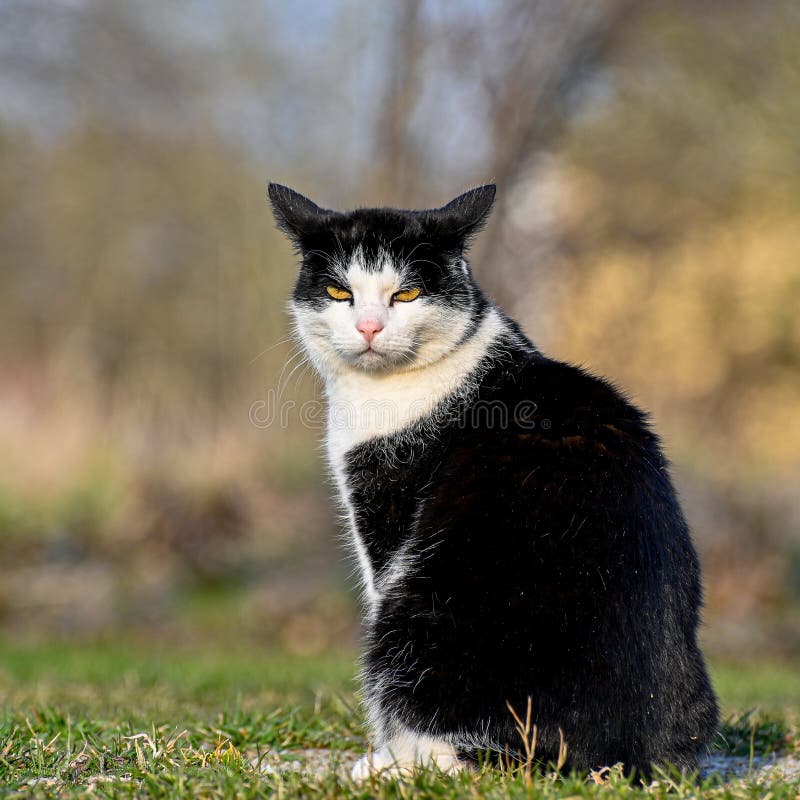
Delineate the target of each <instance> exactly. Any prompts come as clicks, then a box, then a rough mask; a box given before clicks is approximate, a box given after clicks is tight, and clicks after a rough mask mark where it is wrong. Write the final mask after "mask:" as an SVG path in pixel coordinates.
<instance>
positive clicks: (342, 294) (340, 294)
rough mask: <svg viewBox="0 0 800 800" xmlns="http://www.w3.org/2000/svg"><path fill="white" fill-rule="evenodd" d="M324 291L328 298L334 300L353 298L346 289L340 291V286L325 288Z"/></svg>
mask: <svg viewBox="0 0 800 800" xmlns="http://www.w3.org/2000/svg"><path fill="white" fill-rule="evenodd" d="M325 291H326V292H327V293H328V296H329V297H332V298H333V299H334V300H350V299H351V298H352V297H353V293H352V292H348V291H347V289H342V287H341V286H326V287H325Z"/></svg>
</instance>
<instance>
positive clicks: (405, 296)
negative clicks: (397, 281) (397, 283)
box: [394, 289, 422, 303]
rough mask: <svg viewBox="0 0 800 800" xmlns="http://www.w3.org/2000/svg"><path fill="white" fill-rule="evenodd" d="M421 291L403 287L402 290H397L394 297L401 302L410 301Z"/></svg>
mask: <svg viewBox="0 0 800 800" xmlns="http://www.w3.org/2000/svg"><path fill="white" fill-rule="evenodd" d="M421 292H422V290H421V289H404V290H403V291H402V292H397V293H396V294H395V295H394V299H395V300H399V301H400V302H401V303H410V302H411V301H412V300H416V299H417V298H418V297H419V296H420V293H421Z"/></svg>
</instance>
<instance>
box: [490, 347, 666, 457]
mask: <svg viewBox="0 0 800 800" xmlns="http://www.w3.org/2000/svg"><path fill="white" fill-rule="evenodd" d="M484 396H485V398H486V399H487V400H488V399H489V398H492V399H493V400H494V401H495V402H496V401H499V402H500V403H501V404H502V405H503V406H504V407H505V408H506V409H507V412H508V422H509V425H508V428H509V431H508V432H509V434H510V435H511V436H512V437H513V438H514V439H516V440H517V441H519V442H526V443H528V444H529V445H534V444H537V443H539V444H542V445H543V446H548V447H559V446H564V447H570V448H576V447H588V448H591V449H597V448H601V449H602V448H603V447H604V446H608V445H611V444H613V445H614V449H623V450H628V449H630V448H641V447H645V448H646V449H651V448H653V449H656V450H657V449H658V447H659V442H658V438H657V436H656V435H655V433H654V432H653V431H652V429H651V426H650V423H649V418H648V415H647V414H646V413H645V412H644V411H642V410H641V409H640V408H639V407H638V406H636V405H635V404H634V403H633V402H632V401H631V400H630V399H629V398H628V397H627V396H626V395H625V394H624V393H623V392H622V391H621V390H619V389H618V388H617V387H616V386H614V385H613V384H612V383H611V382H610V381H608V380H607V379H605V378H603V377H600V376H598V375H596V374H594V373H592V372H590V371H588V370H587V369H585V368H583V367H580V366H576V365H573V364H569V363H567V362H563V361H557V360H555V359H551V358H547V357H545V356H542V355H538V354H537V356H536V357H534V358H529V359H526V360H525V361H524V362H523V363H521V364H520V363H517V364H516V365H513V366H511V367H510V368H507V369H505V370H504V371H502V372H501V373H499V374H498V375H496V376H495V377H494V380H493V382H492V383H491V384H490V385H489V386H487V391H486V393H485V395H484ZM490 402H491V401H490Z"/></svg>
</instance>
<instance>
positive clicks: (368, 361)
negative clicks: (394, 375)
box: [353, 345, 398, 370]
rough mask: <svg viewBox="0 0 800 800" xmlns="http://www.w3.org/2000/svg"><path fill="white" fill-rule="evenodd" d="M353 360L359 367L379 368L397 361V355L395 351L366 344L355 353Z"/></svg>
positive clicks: (389, 365) (367, 368)
mask: <svg viewBox="0 0 800 800" xmlns="http://www.w3.org/2000/svg"><path fill="white" fill-rule="evenodd" d="M353 361H354V363H355V365H356V366H358V367H360V368H361V369H366V370H381V369H386V368H388V367H391V366H392V365H394V364H395V363H396V362H397V361H398V356H397V353H393V352H391V351H390V352H386V351H384V350H379V349H378V348H376V347H374V346H373V345H368V346H367V347H365V348H364V349H363V350H361V351H359V352H358V353H356V354H355V357H354V358H353Z"/></svg>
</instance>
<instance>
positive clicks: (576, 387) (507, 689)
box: [270, 189, 718, 776]
mask: <svg viewBox="0 0 800 800" xmlns="http://www.w3.org/2000/svg"><path fill="white" fill-rule="evenodd" d="M287 191H288V190H287ZM476 191H478V192H480V191H481V190H476ZM276 192H277V190H276ZM273 194H274V193H273V191H272V189H271V191H270V195H271V197H272V198H273V202H274V203H275V202H276V200H275V197H273ZM488 195H489V193H488V192H486V191H484V192H483V195H482V196H481V197H480V198H478V199H479V200H480V202H478V200H476V198H475V197H472V198H469V197H467V196H464V197H466V198H467V199H466V200H463V199H462V198H459V200H458V201H454V202H455V203H456V206H455V207H447V206H446V207H445V208H444V209H441V210H440V211H438V212H399V211H394V210H386V209H383V210H365V211H356V212H352V213H351V214H348V215H345V214H336V213H335V212H328V211H321V210H319V209H317V210H316V211H313V209H311V210H310V209H309V208H308V207H306V206H303V205H302V203H299V201H297V200H293V199H292V197H290V196H288V195H287V196H286V197H287V198H288V200H287V201H286V202H287V203H289V204H290V205H291V203H292V202H294V203H295V206H297V205H298V204H299V205H300V206H301V207H303V209H304V211H303V214H305V215H306V218H305V222H304V223H301V224H300V225H298V224H297V222H296V220H295V221H294V222H293V221H291V220H292V214H291V207H290V208H289V210H288V212H287V211H286V204H284V205H283V206H281V203H280V199H281V198H278V202H277V205H278V208H276V214H277V215H278V217H279V220H280V221H281V224H282V226H283V227H284V228H285V229H287V230H289V231H290V232H291V234H292V236H293V238H294V239H295V241H296V242H297V243H298V245H299V246H300V250H301V252H302V253H303V255H304V266H303V269H302V270H301V276H300V280H299V282H298V289H297V290H296V295H295V296H296V300H298V301H300V302H313V301H314V298H315V294H314V293H315V292H316V291H317V288H316V287H317V283H316V282H317V281H318V280H319V279H318V278H317V277H315V271H318V270H319V269H320V266H319V265H318V264H317V265H316V268H315V262H314V258H315V256H314V255H313V254H310V253H311V251H321V252H331V251H332V247H333V245H332V244H331V243H332V241H334V240H336V241H337V242H338V244H337V245H336V246H343V247H345V248H350V247H353V246H354V243H356V242H357V243H359V244H362V245H363V246H366V247H377V246H378V244H381V245H383V246H385V245H386V244H387V243H389V242H393V243H394V244H393V245H392V246H393V248H394V249H396V251H397V253H398V254H399V257H402V256H403V255H405V254H406V253H407V252H408V250H409V249H410V248H412V247H414V246H416V245H418V244H419V242H421V241H424V242H429V243H430V244H429V245H428V250H427V251H426V256H425V258H426V259H427V260H428V261H429V262H431V263H428V264H426V265H425V266H424V267H421V268H420V269H421V270H422V273H421V279H422V280H426V281H429V283H430V285H431V288H432V289H434V288H435V291H437V292H440V293H442V294H446V293H447V292H448V280H449V281H450V283H451V287H450V288H451V292H452V293H453V294H455V295H456V296H458V297H461V298H462V301H463V302H468V303H469V304H470V308H469V310H470V313H471V314H472V315H473V316H474V318H475V319H476V320H479V319H480V318H482V316H483V315H484V314H485V313H487V309H488V308H489V307H490V305H489V303H488V301H486V299H485V298H484V296H483V295H482V294H481V293H480V290H479V289H478V288H477V286H476V285H475V284H474V283H473V281H472V278H471V277H470V276H469V275H468V273H464V272H463V271H462V272H461V273H459V274H458V275H457V274H456V273H457V272H458V271H457V270H454V269H453V266H452V261H453V257H454V255H455V256H458V257H460V255H461V254H462V251H463V246H464V238H463V237H464V236H465V235H469V234H472V233H474V231H475V230H476V229H477V228H478V227H479V226H480V224H481V223H482V222H483V220H484V219H485V217H486V214H487V213H488V210H489V207H490V205H491V199H492V197H493V191H492V192H491V197H489V196H488ZM487 201H488V202H487ZM307 202H310V201H307ZM312 205H313V204H312ZM314 208H315V209H316V206H314ZM448 208H450V219H449V222H448V221H447V219H448V214H447V209H448ZM281 209H283V218H281ZM309 214H311V215H312V216H311V217H310V218H309V217H308V215H309ZM426 215H427V216H426ZM437 215H438V216H437ZM459 237H461V238H459ZM459 275H460V276H461V277H460V276H459ZM464 275H466V277H463V276H464ZM461 281H466V282H467V284H469V285H467V286H462V285H461ZM463 298H470V299H469V300H464V299H463ZM462 301H460V302H462ZM473 378H474V379H475V380H474V381H473V385H472V388H471V389H470V391H468V392H466V393H461V394H458V395H454V396H452V397H450V398H447V399H445V400H444V401H442V403H441V405H440V406H439V407H438V408H437V409H436V412H435V414H434V417H435V421H434V420H432V419H431V418H426V419H423V420H421V421H419V422H418V423H416V424H415V425H414V426H413V427H412V428H410V429H406V430H404V431H402V432H401V433H398V434H395V435H391V436H386V437H383V438H382V439H378V440H372V441H369V442H367V443H365V444H362V445H360V446H358V447H356V448H354V449H353V450H351V451H350V452H349V453H348V454H347V458H346V462H347V465H346V472H347V481H348V486H349V488H350V491H351V492H352V494H351V502H352V505H353V507H354V510H355V514H356V519H357V524H358V528H359V530H360V531H361V533H362V537H363V538H364V540H365V544H366V546H367V549H368V553H369V558H370V561H371V562H372V565H373V568H374V571H375V574H376V575H377V576H378V580H379V581H380V576H382V575H386V574H387V572H388V571H389V569H390V566H391V565H392V563H393V559H394V558H395V557H396V556H397V554H398V553H401V552H402V553H405V554H406V555H407V556H408V557H409V562H408V569H407V571H406V572H405V574H404V575H403V577H402V578H401V579H400V580H399V581H398V582H396V583H395V584H394V585H392V586H391V588H390V589H388V591H386V592H385V593H383V595H382V597H381V598H380V601H379V604H378V607H377V608H376V609H375V610H374V613H373V614H372V615H370V617H369V620H368V621H367V623H366V648H365V654H364V679H365V694H366V697H367V700H368V703H369V704H370V706H371V707H373V708H377V709H379V710H380V716H381V718H382V720H383V723H384V724H385V726H386V729H385V731H384V736H385V737H390V736H391V733H392V730H393V729H394V728H399V727H403V728H407V729H411V730H412V731H417V732H424V733H426V734H429V735H433V736H440V737H444V738H448V739H449V740H451V741H453V742H456V743H458V744H459V746H460V751H461V753H462V754H463V755H466V756H471V757H477V754H478V753H479V751H481V750H483V749H484V748H494V749H498V750H503V749H504V748H505V747H506V746H508V747H509V748H510V750H511V751H512V752H516V751H518V750H519V748H520V745H521V742H520V740H519V737H518V734H517V732H516V731H515V725H514V720H513V718H512V716H511V714H510V712H509V711H508V708H507V703H511V704H512V705H513V707H514V708H515V709H517V710H518V711H519V712H520V713H522V714H524V711H525V709H526V705H527V702H528V698H531V704H532V719H533V722H534V723H535V724H536V725H537V727H538V742H537V751H536V755H537V758H540V759H542V760H543V761H555V760H556V758H557V755H558V748H559V739H560V732H563V736H564V738H565V740H566V743H567V746H568V760H567V762H566V767H567V768H575V769H578V770H588V769H592V768H597V767H601V766H604V765H610V764H614V763H616V762H623V763H624V764H625V766H626V769H627V770H629V771H631V770H635V771H636V772H637V773H638V774H639V775H641V776H646V775H648V774H649V772H650V770H651V766H652V765H653V764H672V765H675V766H676V767H678V768H680V769H684V770H686V769H694V768H696V766H697V758H698V755H699V754H701V753H702V752H703V751H704V749H705V748H706V747H707V745H708V743H709V741H710V740H711V738H712V736H713V735H714V733H715V730H716V726H717V718H718V712H717V704H716V699H715V697H714V693H713V691H712V688H711V685H710V682H709V679H708V675H707V672H706V667H705V664H704V661H703V657H702V655H701V653H700V651H699V649H698V646H697V641H696V632H697V627H698V615H699V609H700V607H701V583H700V569H699V565H698V559H697V555H696V553H695V550H694V547H693V545H692V541H691V537H690V533H689V530H688V527H687V524H686V521H685V519H684V516H683V514H682V511H681V508H680V505H679V502H678V499H677V497H676V494H675V490H674V488H673V485H672V482H671V479H670V476H669V469H668V464H667V461H666V459H665V457H664V455H663V453H662V450H661V447H660V444H659V440H658V437H657V436H656V435H655V433H653V431H652V430H651V428H650V426H649V425H648V422H647V419H646V417H645V415H644V414H643V413H642V412H641V411H639V410H638V409H637V408H635V407H634V406H633V405H632V404H631V403H630V402H628V400H626V399H625V397H624V396H622V395H621V394H620V393H619V392H618V391H616V390H615V389H614V388H613V387H612V386H611V385H610V384H609V383H607V382H605V381H604V380H601V379H599V378H596V377H594V376H592V375H590V374H588V373H586V372H585V371H583V370H581V369H578V368H576V367H574V366H570V365H568V364H564V363H560V362H558V361H554V360H552V359H550V358H547V357H545V356H544V355H542V354H540V353H539V352H538V351H537V350H536V349H535V348H534V346H533V345H532V344H531V343H530V342H529V341H528V340H527V339H526V338H525V337H524V336H523V335H522V334H521V332H520V331H519V329H518V328H517V327H516V325H514V323H513V322H511V321H508V323H507V327H506V333H505V334H504V338H503V340H502V342H500V346H499V347H497V348H495V349H494V350H492V351H491V352H489V353H487V355H486V357H485V359H484V361H483V362H482V363H481V365H480V366H479V368H478V370H477V373H476V374H475V375H473Z"/></svg>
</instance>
